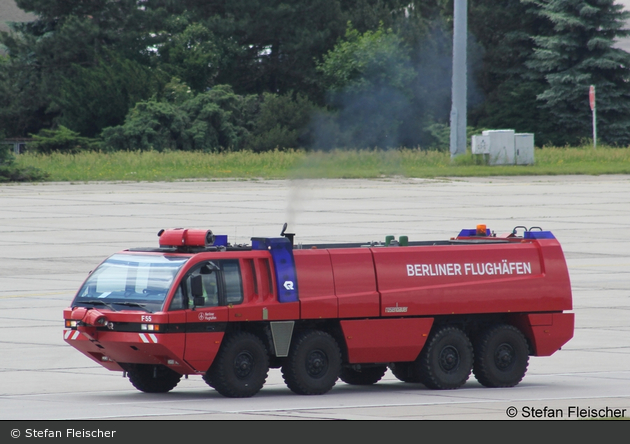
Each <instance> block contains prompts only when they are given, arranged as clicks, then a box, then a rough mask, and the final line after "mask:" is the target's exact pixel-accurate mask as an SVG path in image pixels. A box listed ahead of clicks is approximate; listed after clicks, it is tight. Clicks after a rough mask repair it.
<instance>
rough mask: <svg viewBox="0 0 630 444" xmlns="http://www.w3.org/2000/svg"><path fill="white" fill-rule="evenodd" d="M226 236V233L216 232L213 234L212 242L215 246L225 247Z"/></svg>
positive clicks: (226, 242)
mask: <svg viewBox="0 0 630 444" xmlns="http://www.w3.org/2000/svg"><path fill="white" fill-rule="evenodd" d="M227 244H228V237H227V234H217V235H215V236H214V244H212V245H215V246H217V247H227Z"/></svg>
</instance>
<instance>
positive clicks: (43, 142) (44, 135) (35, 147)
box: [27, 126, 100, 154]
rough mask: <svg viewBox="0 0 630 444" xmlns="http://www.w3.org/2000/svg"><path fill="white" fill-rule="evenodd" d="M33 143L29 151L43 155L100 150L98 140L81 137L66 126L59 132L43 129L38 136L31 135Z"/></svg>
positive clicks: (61, 127)
mask: <svg viewBox="0 0 630 444" xmlns="http://www.w3.org/2000/svg"><path fill="white" fill-rule="evenodd" d="M31 137H32V138H33V141H32V142H29V143H28V145H27V149H28V150H29V151H34V152H36V153H41V154H50V153H53V152H58V153H67V154H76V153H78V152H80V151H94V150H98V149H99V148H100V144H99V142H98V141H97V140H96V139H90V138H88V137H81V136H80V135H79V133H77V132H74V131H72V130H70V129H68V128H66V127H65V126H60V127H59V129H57V130H50V129H43V130H41V131H40V132H39V133H38V134H31Z"/></svg>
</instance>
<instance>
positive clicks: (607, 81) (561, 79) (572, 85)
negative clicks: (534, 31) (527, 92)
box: [524, 0, 630, 146]
mask: <svg viewBox="0 0 630 444" xmlns="http://www.w3.org/2000/svg"><path fill="white" fill-rule="evenodd" d="M524 2H526V3H529V4H533V5H535V6H536V7H537V10H536V12H537V14H538V15H539V16H540V17H543V18H544V19H546V20H548V22H549V23H551V24H552V26H553V31H554V33H553V34H552V35H537V36H534V42H535V44H536V48H535V50H534V53H533V54H532V56H531V57H530V59H529V60H528V62H527V66H528V67H529V68H530V70H531V71H532V73H533V74H538V75H540V76H542V77H543V78H544V80H545V83H546V85H545V89H544V91H542V92H541V93H540V94H539V95H538V100H539V103H540V104H541V107H542V108H543V109H545V110H548V111H549V113H550V114H551V116H552V117H553V123H554V124H555V126H556V134H557V135H558V136H560V137H562V139H563V140H564V142H565V143H567V144H576V143H579V142H580V141H582V140H583V139H588V138H590V136H591V110H590V108H589V102H588V90H589V86H590V85H595V87H596V89H597V121H598V136H599V138H601V140H602V141H604V142H605V143H609V144H614V145H625V146H627V145H628V144H630V133H629V132H628V127H629V126H630V71H629V68H630V54H628V53H627V52H625V51H623V50H621V49H618V48H615V47H614V43H615V40H616V39H617V38H619V37H625V36H628V35H630V31H628V30H627V29H625V26H626V21H627V20H628V18H630V12H628V11H624V10H623V6H622V5H619V4H616V3H615V2H614V0H524Z"/></svg>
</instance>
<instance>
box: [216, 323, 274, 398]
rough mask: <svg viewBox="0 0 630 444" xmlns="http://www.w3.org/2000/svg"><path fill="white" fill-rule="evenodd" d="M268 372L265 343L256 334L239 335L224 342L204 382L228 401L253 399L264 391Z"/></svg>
mask: <svg viewBox="0 0 630 444" xmlns="http://www.w3.org/2000/svg"><path fill="white" fill-rule="evenodd" d="M268 373H269V355H268V354H267V349H266V348H265V345H264V344H263V342H262V341H261V340H260V339H259V338H258V337H257V336H256V335H254V334H252V333H248V332H237V333H234V334H230V335H228V336H227V337H226V338H224V339H223V343H222V344H221V348H220V349H219V353H218V354H217V357H216V358H215V360H214V362H213V363H212V365H211V366H210V369H209V370H208V372H207V373H206V376H204V380H205V381H206V383H207V384H208V385H210V386H211V387H212V388H214V389H215V390H216V391H217V392H219V393H220V394H221V395H223V396H225V397H227V398H249V397H251V396H254V395H255V394H256V393H258V392H259V391H260V389H262V387H263V385H265V382H266V381H267V375H268Z"/></svg>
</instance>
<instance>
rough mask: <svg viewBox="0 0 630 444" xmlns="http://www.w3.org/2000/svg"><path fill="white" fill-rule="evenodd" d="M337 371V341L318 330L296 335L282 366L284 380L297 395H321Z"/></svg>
mask: <svg viewBox="0 0 630 444" xmlns="http://www.w3.org/2000/svg"><path fill="white" fill-rule="evenodd" d="M340 372H341V351H340V349H339V345H338V344H337V341H335V339H334V338H333V337H332V336H331V335H329V334H328V333H325V332H322V331H318V330H308V331H305V332H302V333H301V334H300V335H298V336H297V337H296V338H295V342H294V343H293V344H292V345H291V348H290V350H289V356H288V357H287V360H286V362H285V363H284V365H283V366H282V377H283V378H284V382H285V383H286V385H287V387H289V389H290V390H291V391H292V392H294V393H297V394H298V395H322V394H324V393H326V392H328V391H330V390H331V389H332V388H333V387H334V385H335V383H336V382H337V379H338V378H339V373H340Z"/></svg>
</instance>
